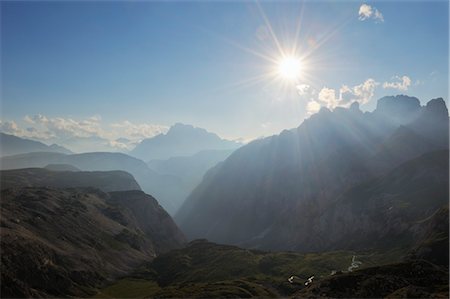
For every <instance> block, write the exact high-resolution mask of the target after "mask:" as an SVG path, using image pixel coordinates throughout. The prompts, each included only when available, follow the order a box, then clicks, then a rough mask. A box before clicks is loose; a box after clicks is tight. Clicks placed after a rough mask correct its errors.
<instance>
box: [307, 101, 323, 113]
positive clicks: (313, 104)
mask: <svg viewBox="0 0 450 299" xmlns="http://www.w3.org/2000/svg"><path fill="white" fill-rule="evenodd" d="M320 107H321V106H320V104H319V103H318V102H317V101H309V102H308V103H307V104H306V111H307V113H308V115H311V114H314V113H316V112H319V110H320Z"/></svg>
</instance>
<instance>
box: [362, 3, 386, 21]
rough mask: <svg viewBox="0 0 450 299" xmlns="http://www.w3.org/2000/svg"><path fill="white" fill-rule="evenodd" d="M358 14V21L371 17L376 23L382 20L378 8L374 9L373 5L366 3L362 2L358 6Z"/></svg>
mask: <svg viewBox="0 0 450 299" xmlns="http://www.w3.org/2000/svg"><path fill="white" fill-rule="evenodd" d="M358 15H359V17H358V19H359V20H360V21H365V20H368V19H373V20H375V22H376V23H383V22H384V17H383V14H382V13H381V12H380V11H379V10H378V9H376V8H375V7H372V6H370V5H368V4H362V5H361V6H360V7H359V12H358Z"/></svg>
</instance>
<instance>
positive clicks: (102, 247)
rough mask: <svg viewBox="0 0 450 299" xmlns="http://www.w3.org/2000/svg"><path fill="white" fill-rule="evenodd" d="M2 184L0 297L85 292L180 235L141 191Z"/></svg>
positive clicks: (179, 241)
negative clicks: (0, 281)
mask: <svg viewBox="0 0 450 299" xmlns="http://www.w3.org/2000/svg"><path fill="white" fill-rule="evenodd" d="M1 192H2V194H1V198H2V205H1V216H2V217H1V247H2V256H1V263H2V265H1V268H2V271H1V275H2V297H41V296H43V297H61V296H64V297H65V296H86V295H88V294H92V292H93V289H94V288H95V287H98V286H100V285H102V284H104V283H106V282H107V281H108V280H112V279H115V278H117V277H119V276H123V275H125V274H127V273H129V272H130V271H132V270H133V269H134V268H135V267H137V266H139V265H140V264H142V263H143V262H145V261H150V260H151V259H153V258H154V257H155V256H156V255H157V254H159V253H161V252H165V251H167V250H170V249H173V248H178V247H180V246H181V245H182V244H183V242H184V237H183V234H182V233H181V232H180V231H179V230H178V228H177V226H176V225H175V223H174V222H173V221H172V219H171V218H170V216H169V215H168V214H167V213H166V212H165V211H164V210H163V209H162V208H161V206H159V205H158V203H157V201H156V200H155V199H154V198H152V197H151V196H149V195H146V194H145V193H143V192H142V191H120V192H111V193H104V192H102V191H100V190H98V189H94V188H85V189H80V188H70V189H53V188H44V187H41V188H38V187H30V188H26V187H22V188H20V189H17V188H10V189H4V190H2V191H1ZM19 253H20V254H19Z"/></svg>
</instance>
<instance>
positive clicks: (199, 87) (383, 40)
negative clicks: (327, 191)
mask: <svg viewBox="0 0 450 299" xmlns="http://www.w3.org/2000/svg"><path fill="white" fill-rule="evenodd" d="M0 5H1V75H2V77H1V83H2V86H1V87H2V88H1V108H2V109H1V123H0V130H1V131H3V132H6V133H11V134H14V135H18V136H23V137H28V138H33V139H36V140H41V141H44V142H46V143H49V144H50V143H60V144H63V145H70V144H72V145H73V144H74V143H76V142H77V141H79V140H83V142H84V141H86V142H87V144H89V141H90V140H91V141H92V140H94V141H96V142H97V141H99V140H100V141H99V142H100V143H101V142H103V141H107V143H108V144H107V146H105V148H106V149H118V150H126V149H131V147H132V146H133V145H134V144H136V142H138V141H139V140H141V139H143V138H147V137H151V136H154V135H156V134H159V133H162V132H166V131H167V129H168V128H169V127H170V126H171V125H173V124H174V123H178V122H181V123H186V124H192V125H194V126H197V127H202V128H205V129H207V130H208V131H211V132H214V133H217V134H218V135H219V136H221V137H223V138H227V139H239V140H243V141H248V140H251V139H255V138H259V137H261V136H270V135H273V134H277V133H279V132H281V131H282V130H283V129H290V128H294V127H297V126H299V125H300V124H301V122H302V121H303V120H304V119H305V118H308V117H309V116H310V115H311V114H313V113H315V112H316V111H317V110H318V109H320V107H328V108H330V109H333V108H334V107H337V106H344V107H345V106H348V105H349V104H350V103H351V102H353V101H358V102H359V103H360V107H361V109H362V110H367V111H372V110H373V109H375V107H376V100H377V99H379V98H380V97H382V96H385V95H396V94H407V95H411V96H416V97H418V98H419V99H420V100H421V103H422V104H426V102H427V101H429V100H430V99H432V98H436V97H443V98H444V100H445V101H448V79H449V78H448V66H449V60H448V44H449V37H448V35H449V32H448V28H449V18H448V14H449V7H448V5H449V4H448V2H447V1H436V2H432V1H423V2H420V1H370V2H358V1H334V2H327V1H306V2H305V1H303V2H301V1H289V2H279V1H278V2H272V1H259V2H258V1H226V2H225V1H223V2H221V1H216V2H213V1H207V2H206V1H204V2H203V1H196V2H150V1H143V2H139V1H136V2H135V1H133V2H131V1H127V2H125V1H114V2H108V1H84V2H69V1H61V2H52V1H49V2H45V1H32V2H27V1H19V2H12V1H11V2H8V1H2V2H1V3H0ZM287 56H292V57H294V58H295V59H299V61H301V69H302V70H301V72H299V74H298V76H296V77H295V79H294V80H292V79H288V78H286V77H283V76H282V75H280V71H279V63H280V61H283V57H287ZM119 138H120V139H119ZM97 145H98V144H97ZM97 149H98V147H94V146H93V147H92V150H97Z"/></svg>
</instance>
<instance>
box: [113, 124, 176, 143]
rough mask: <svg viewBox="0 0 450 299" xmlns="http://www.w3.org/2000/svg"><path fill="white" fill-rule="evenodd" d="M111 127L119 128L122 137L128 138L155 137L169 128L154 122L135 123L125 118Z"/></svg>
mask: <svg viewBox="0 0 450 299" xmlns="http://www.w3.org/2000/svg"><path fill="white" fill-rule="evenodd" d="M111 127H112V128H114V129H116V130H118V132H117V133H118V134H119V135H120V137H126V138H128V139H132V140H135V139H139V140H142V139H144V138H149V137H153V136H155V135H158V134H161V133H165V132H167V130H168V128H167V127H166V126H161V125H153V124H133V123H132V122H130V121H128V120H125V121H123V122H121V123H114V124H111Z"/></svg>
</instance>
